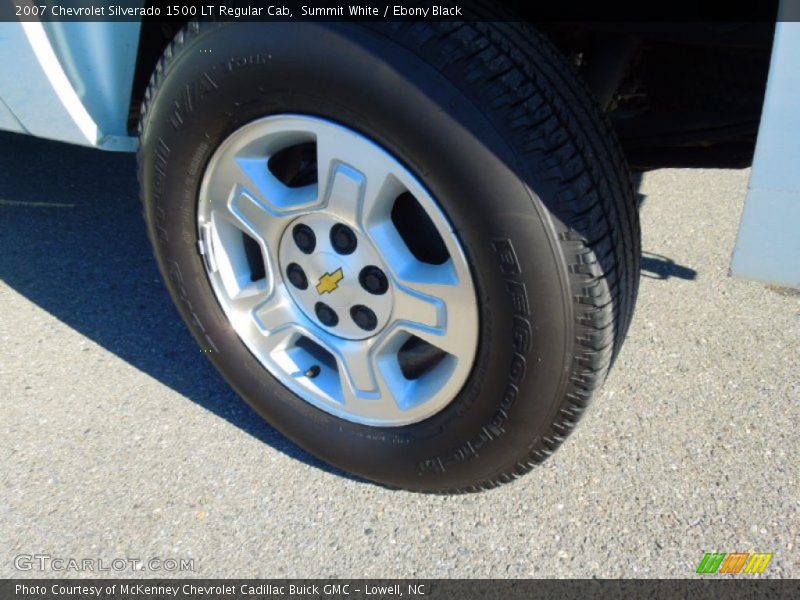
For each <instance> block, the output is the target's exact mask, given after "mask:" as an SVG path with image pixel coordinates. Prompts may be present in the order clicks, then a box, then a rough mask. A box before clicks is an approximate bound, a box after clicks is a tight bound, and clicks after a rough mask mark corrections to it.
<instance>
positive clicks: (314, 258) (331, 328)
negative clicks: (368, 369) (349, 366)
mask: <svg viewBox="0 0 800 600" xmlns="http://www.w3.org/2000/svg"><path fill="white" fill-rule="evenodd" d="M279 262H280V265H281V271H282V274H283V279H284V282H285V284H286V287H287V289H288V290H289V294H290V295H291V297H292V299H293V300H294V301H295V303H296V304H297V306H298V307H299V308H300V309H301V310H302V312H303V314H305V315H306V317H308V318H309V319H310V320H311V321H312V322H313V323H314V324H315V325H317V326H319V327H321V328H323V329H324V330H325V331H327V332H329V333H332V334H334V335H337V336H339V337H343V338H346V339H352V340H363V339H366V338H369V337H371V336H373V335H376V334H377V333H379V332H380V331H381V330H382V329H383V327H384V326H385V325H386V323H387V322H388V321H389V318H390V317H391V313H392V289H391V285H390V284H389V279H388V276H387V275H386V273H387V271H386V269H385V266H384V264H383V262H382V260H381V258H380V256H379V254H378V252H377V250H376V249H375V248H374V247H373V245H372V243H371V242H370V240H369V239H368V238H367V237H366V236H365V235H363V234H362V233H361V232H360V231H358V229H357V228H356V227H351V226H349V225H347V224H345V223H342V222H341V221H339V220H337V219H335V218H333V217H331V216H328V215H325V214H322V213H314V214H310V215H304V216H302V217H298V218H297V219H295V220H294V221H293V222H292V223H291V224H290V225H289V227H287V230H286V233H284V235H283V238H282V239H281V245H280V256H279Z"/></svg>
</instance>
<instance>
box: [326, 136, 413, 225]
mask: <svg viewBox="0 0 800 600" xmlns="http://www.w3.org/2000/svg"><path fill="white" fill-rule="evenodd" d="M370 146H371V144H369V142H365V141H363V140H351V142H350V143H349V144H342V143H341V141H340V140H338V139H336V138H334V137H333V136H330V135H327V134H320V135H319V136H318V138H317V173H318V177H319V189H320V190H321V193H322V195H323V206H324V210H325V211H326V212H328V213H330V214H335V215H337V216H338V217H339V218H341V219H343V220H345V221H348V222H350V223H353V224H361V225H364V226H366V225H367V224H368V223H371V222H374V221H376V220H382V219H385V218H388V215H389V213H390V211H391V208H392V206H391V202H392V201H393V200H394V198H396V197H397V193H399V191H400V189H401V188H400V186H399V184H398V183H396V182H394V181H393V180H392V177H391V170H390V169H389V168H388V166H387V164H386V162H385V161H383V160H381V159H380V157H379V156H375V153H374V152H371V151H370V150H371V148H370ZM394 189H397V190H398V192H397V193H395V194H392V192H393V190H394Z"/></svg>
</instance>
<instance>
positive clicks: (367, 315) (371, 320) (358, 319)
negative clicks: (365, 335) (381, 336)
mask: <svg viewBox="0 0 800 600" xmlns="http://www.w3.org/2000/svg"><path fill="white" fill-rule="evenodd" d="M350 316H351V317H352V318H353V322H354V323H355V324H356V325H358V326H359V327H361V329H363V330H364V331H372V330H373V329H375V328H376V327H377V326H378V317H376V316H375V313H374V312H372V310H371V309H369V308H367V307H366V306H364V305H363V304H356V305H355V306H353V307H352V308H351V309H350Z"/></svg>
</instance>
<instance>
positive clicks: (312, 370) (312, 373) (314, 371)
mask: <svg viewBox="0 0 800 600" xmlns="http://www.w3.org/2000/svg"><path fill="white" fill-rule="evenodd" d="M319 373H320V368H319V365H311V366H310V367H309V368H308V370H307V371H306V372H305V373H303V376H305V377H308V378H309V379H314V378H315V377H316V376H317V375H319Z"/></svg>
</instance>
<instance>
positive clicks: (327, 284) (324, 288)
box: [317, 267, 344, 296]
mask: <svg viewBox="0 0 800 600" xmlns="http://www.w3.org/2000/svg"><path fill="white" fill-rule="evenodd" d="M342 279H344V271H342V268H341V267H339V268H338V269H336V270H335V271H334V272H333V273H325V275H323V276H322V277H320V278H319V283H318V284H317V293H318V294H319V295H320V296H321V295H322V294H324V293H326V292H327V293H328V294H330V293H331V292H334V291H336V288H338V287H339V282H340V281H341V280H342Z"/></svg>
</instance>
